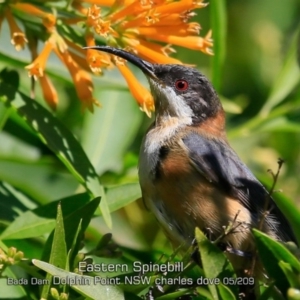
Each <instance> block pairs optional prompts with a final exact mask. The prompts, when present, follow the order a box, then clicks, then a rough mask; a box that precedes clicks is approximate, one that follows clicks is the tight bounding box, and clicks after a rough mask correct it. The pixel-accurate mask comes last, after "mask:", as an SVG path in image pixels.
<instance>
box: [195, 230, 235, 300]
mask: <svg viewBox="0 0 300 300" xmlns="http://www.w3.org/2000/svg"><path fill="white" fill-rule="evenodd" d="M196 240H197V243H198V246H199V251H200V256H201V262H202V265H203V270H204V274H205V276H206V277H207V278H210V279H214V280H216V279H217V278H218V279H219V280H220V283H221V282H222V279H223V278H229V277H232V278H235V273H234V270H233V267H232V265H231V263H230V262H229V260H228V259H227V257H226V256H225V254H224V253H223V252H222V251H221V250H220V249H219V248H218V247H217V246H216V245H214V244H212V243H211V242H210V241H209V240H208V239H207V238H206V236H205V235H204V234H203V232H202V231H200V230H199V229H198V228H196ZM208 288H209V290H210V292H211V294H212V296H213V299H219V296H218V292H217V289H219V284H218V285H214V284H209V285H208ZM229 288H230V290H231V292H232V293H233V295H236V297H238V288H237V286H234V285H232V286H230V287H229ZM222 292H224V289H223V290H222Z"/></svg>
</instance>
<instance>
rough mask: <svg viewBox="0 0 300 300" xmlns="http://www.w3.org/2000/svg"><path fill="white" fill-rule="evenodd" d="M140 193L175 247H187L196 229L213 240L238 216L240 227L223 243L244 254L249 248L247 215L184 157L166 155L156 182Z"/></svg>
mask: <svg viewBox="0 0 300 300" xmlns="http://www.w3.org/2000/svg"><path fill="white" fill-rule="evenodd" d="M142 190H143V197H144V200H145V203H146V205H147V207H149V209H150V210H151V211H152V212H153V213H154V214H155V216H156V218H157V219H158V221H159V222H160V223H161V225H162V226H163V228H164V230H165V232H166V234H167V235H168V237H169V238H170V239H171V241H172V242H173V243H174V244H177V245H178V244H181V243H182V242H187V243H189V245H190V243H191V242H192V240H193V237H194V232H195V227H199V228H200V229H202V230H203V231H205V232H209V233H210V235H211V237H212V238H213V239H215V238H217V237H218V236H220V235H221V234H222V233H223V232H224V227H226V226H228V225H229V222H232V221H233V220H234V218H235V216H236V215H237V214H238V217H237V221H236V222H237V223H236V224H238V222H242V223H243V224H241V225H240V226H239V227H238V228H237V230H236V233H234V234H230V235H228V236H227V237H225V239H224V242H229V243H230V244H231V246H232V247H234V248H235V249H240V250H244V251H248V250H250V249H249V248H252V238H251V231H250V224H251V215H250V212H249V211H248V210H247V209H246V208H244V207H243V206H242V205H241V204H240V203H239V202H238V201H237V200H235V199H231V198H229V197H227V196H226V195H225V194H223V193H222V191H219V190H218V189H217V188H216V186H214V185H213V184H211V183H210V182H208V181H207V180H206V179H205V177H204V176H202V175H201V174H200V173H199V172H197V171H196V169H194V167H193V166H192V165H191V164H190V163H189V162H187V161H186V158H185V156H184V155H180V154H179V153H169V154H168V157H167V158H166V159H165V160H163V161H161V162H160V164H159V165H158V166H157V170H156V178H155V179H153V180H149V181H148V182H146V183H144V184H142ZM189 245H187V246H189Z"/></svg>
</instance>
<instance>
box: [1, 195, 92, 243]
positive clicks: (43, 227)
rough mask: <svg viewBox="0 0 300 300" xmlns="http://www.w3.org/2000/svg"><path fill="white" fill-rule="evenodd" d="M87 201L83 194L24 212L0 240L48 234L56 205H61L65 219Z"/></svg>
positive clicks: (3, 233)
mask: <svg viewBox="0 0 300 300" xmlns="http://www.w3.org/2000/svg"><path fill="white" fill-rule="evenodd" d="M89 201H90V196H89V195H88V194H87V193H83V194H78V195H74V196H70V197H67V198H63V199H60V200H57V201H54V202H51V203H49V204H47V205H44V206H40V207H38V208H35V209H33V210H29V211H26V212H25V213H23V214H21V215H20V216H19V217H17V218H16V219H15V220H14V221H13V222H12V223H11V224H10V225H9V226H8V227H7V228H6V229H5V231H3V232H2V234H1V236H0V238H1V239H2V240H4V239H6V240H7V239H25V238H30V237H38V236H41V235H43V234H46V233H49V232H50V231H51V230H53V229H54V227H55V217H56V211H57V205H58V203H61V207H62V211H63V214H64V216H65V217H67V216H68V215H70V214H72V213H73V212H74V211H76V210H78V209H81V208H82V207H84V205H86V204H87V203H88V202H89Z"/></svg>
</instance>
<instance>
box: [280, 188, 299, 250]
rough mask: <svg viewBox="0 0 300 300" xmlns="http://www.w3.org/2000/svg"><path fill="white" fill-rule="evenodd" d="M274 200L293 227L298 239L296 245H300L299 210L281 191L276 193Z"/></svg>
mask: <svg viewBox="0 0 300 300" xmlns="http://www.w3.org/2000/svg"><path fill="white" fill-rule="evenodd" d="M274 201H275V202H276V204H277V206H278V207H279V208H280V210H281V211H282V212H283V214H284V215H285V217H286V218H287V219H288V220H289V224H290V225H291V227H292V229H293V232H294V235H295V237H296V239H297V241H298V245H300V231H299V228H300V217H299V216H300V210H299V209H298V208H297V207H296V206H295V204H294V203H293V202H292V201H291V200H290V199H289V198H288V197H286V196H284V195H283V194H282V193H277V194H276V197H275V198H274Z"/></svg>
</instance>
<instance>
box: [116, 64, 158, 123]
mask: <svg viewBox="0 0 300 300" xmlns="http://www.w3.org/2000/svg"><path fill="white" fill-rule="evenodd" d="M116 65H117V67H118V69H119V70H120V72H121V74H122V75H123V76H124V78H125V80H126V82H127V84H128V87H129V90H130V92H131V94H132V95H133V97H134V98H135V99H136V101H137V103H138V105H139V106H140V109H141V110H142V111H143V112H145V113H146V114H147V116H148V117H149V118H150V117H151V113H152V111H154V101H153V98H152V95H151V94H150V92H149V91H148V90H147V89H146V88H145V87H143V86H142V85H141V84H140V83H139V82H138V80H137V79H136V77H135V76H134V75H133V74H132V72H131V71H130V70H129V68H128V67H127V66H126V65H124V64H123V63H121V62H119V63H117V64H116Z"/></svg>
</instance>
